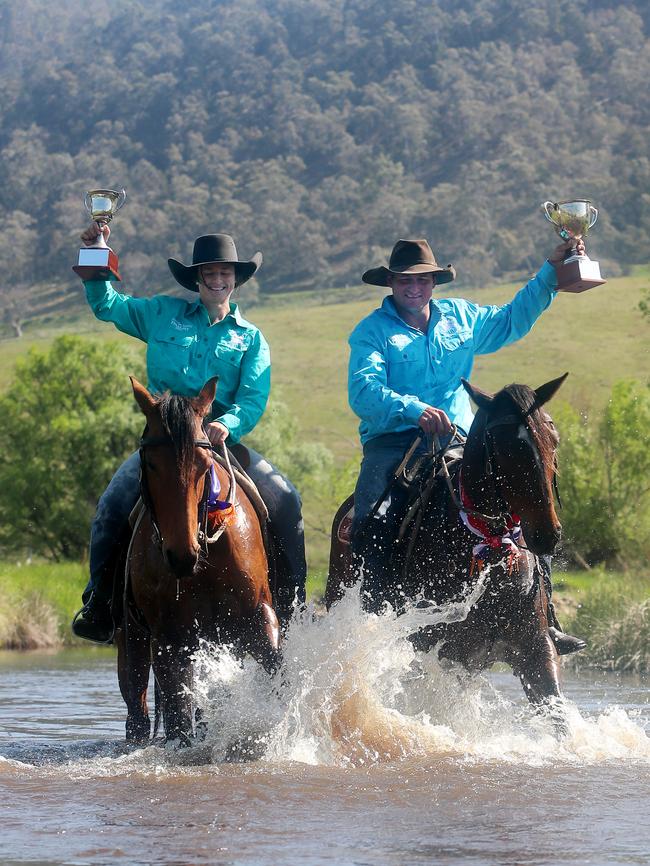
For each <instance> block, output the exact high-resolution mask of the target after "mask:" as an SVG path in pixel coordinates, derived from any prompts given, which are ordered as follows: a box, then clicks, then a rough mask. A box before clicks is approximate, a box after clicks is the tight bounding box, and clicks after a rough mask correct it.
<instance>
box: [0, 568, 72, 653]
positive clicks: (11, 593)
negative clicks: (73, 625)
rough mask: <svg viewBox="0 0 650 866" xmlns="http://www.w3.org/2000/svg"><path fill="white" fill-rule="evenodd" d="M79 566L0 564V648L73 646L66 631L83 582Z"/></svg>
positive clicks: (69, 634)
mask: <svg viewBox="0 0 650 866" xmlns="http://www.w3.org/2000/svg"><path fill="white" fill-rule="evenodd" d="M86 572H87V569H86V567H85V566H84V565H82V564H81V563H75V562H68V563H41V562H39V563H33V562H32V563H8V562H4V563H0V649H49V648H54V647H60V646H64V645H72V644H73V643H77V641H76V639H75V638H74V637H73V635H72V632H71V631H70V621H71V620H72V617H73V614H74V612H75V611H76V610H78V609H79V607H80V606H81V591H82V590H83V588H84V586H85V584H86V580H87V573H86Z"/></svg>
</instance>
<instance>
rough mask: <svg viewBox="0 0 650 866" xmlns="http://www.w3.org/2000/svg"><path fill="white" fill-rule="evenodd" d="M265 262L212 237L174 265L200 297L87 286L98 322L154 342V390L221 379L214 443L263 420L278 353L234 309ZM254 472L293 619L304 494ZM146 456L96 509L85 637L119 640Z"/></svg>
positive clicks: (282, 605) (78, 627) (80, 617)
mask: <svg viewBox="0 0 650 866" xmlns="http://www.w3.org/2000/svg"><path fill="white" fill-rule="evenodd" d="M100 231H101V232H102V233H103V235H104V239H105V240H108V237H109V235H110V229H109V227H108V226H107V225H104V226H102V227H101V228H100V226H99V225H98V224H97V223H95V222H93V223H92V224H91V225H90V227H89V228H88V229H86V231H85V232H84V233H83V234H82V235H81V239H82V241H83V242H84V244H86V246H90V245H92V244H93V243H94V242H95V241H96V239H97V237H98V236H99V234H100ZM261 263H262V254H261V253H256V254H255V255H254V256H253V258H252V259H251V260H250V261H240V260H239V257H238V255H237V249H236V247H235V242H234V240H233V239H232V237H230V235H225V234H213V235H203V236H201V237H199V238H197V239H196V240H195V242H194V252H193V256H192V264H191V265H183V264H182V263H181V262H178V261H176V260H175V259H169V260H168V264H169V269H170V270H171V272H172V275H173V277H174V279H175V280H176V281H177V282H179V283H180V284H181V285H182V286H184V287H185V288H186V289H189V290H190V291H191V292H198V295H199V297H198V300H196V301H189V300H183V299H181V298H174V297H170V296H166V295H156V296H155V297H153V298H134V297H130V296H128V295H122V294H119V293H118V292H116V291H115V290H114V289H113V287H112V285H111V283H110V282H105V281H85V282H84V287H85V290H86V297H87V299H88V303H89V304H90V307H91V309H92V311H93V313H94V314H95V316H96V317H97V318H98V319H101V320H102V321H107V322H113V324H114V325H115V327H116V328H118V330H120V331H123V332H124V333H126V334H130V335H131V336H133V337H137V338H138V339H140V340H143V341H144V342H145V343H146V344H147V376H148V381H149V385H148V387H149V390H150V391H151V392H152V393H156V394H161V393H163V392H164V391H166V390H169V391H171V392H172V393H175V394H181V395H184V396H190V397H191V396H196V395H197V394H198V393H199V391H200V390H201V388H202V387H203V385H204V384H205V382H207V381H208V379H210V378H212V377H213V376H218V379H219V381H218V385H217V394H216V399H215V402H214V404H213V406H212V412H211V415H210V418H209V422H208V423H207V424H206V433H207V435H208V437H209V439H210V441H211V442H212V443H213V445H220V444H221V443H223V442H225V443H226V445H229V446H230V445H234V444H235V443H237V442H239V440H240V439H241V437H242V436H245V435H246V434H247V433H249V432H250V431H251V430H252V429H253V428H254V427H255V425H256V424H257V422H258V421H259V420H260V418H261V416H262V413H263V412H264V409H265V407H266V403H267V400H268V396H269V390H270V383H271V362H270V356H269V347H268V344H267V342H266V340H265V339H264V337H263V336H262V334H261V332H260V331H259V330H258V329H257V328H256V327H255V326H254V325H251V324H250V323H249V322H247V321H246V320H245V319H244V318H242V316H241V315H240V313H239V310H238V308H237V305H236V304H234V303H232V302H231V295H232V294H233V292H234V290H235V289H236V288H237V287H238V286H241V285H242V284H243V283H245V282H246V281H247V280H249V279H250V278H251V277H252V276H253V274H254V273H255V272H256V271H257V269H258V268H259V266H260V265H261ZM248 452H249V454H250V465H249V466H247V472H248V474H249V475H250V477H251V478H252V479H253V481H254V482H255V484H256V485H257V487H258V489H259V491H260V494H261V496H262V498H263V500H264V502H265V504H266V506H267V509H268V512H269V519H270V524H271V532H272V535H273V538H274V541H275V547H276V571H277V598H276V612H277V614H278V617H279V618H280V621H281V622H282V620H283V619H284V620H286V619H287V618H288V616H289V615H290V614H291V610H292V607H293V603H294V599H296V598H297V599H298V601H301V602H302V601H304V599H305V577H306V564H305V543H304V528H303V520H302V514H301V502H300V497H299V496H298V493H297V491H296V489H295V488H294V487H293V485H292V484H291V482H290V481H289V480H288V479H287V478H285V477H284V476H283V475H281V474H280V472H278V470H277V469H276V468H275V467H274V466H272V465H271V463H269V462H268V461H267V460H265V459H264V458H263V457H262V456H261V455H260V454H258V453H257V452H255V451H253V450H252V449H251V448H249V449H248ZM139 474H140V458H139V454H138V452H135V453H134V454H132V455H131V456H130V457H129V458H128V459H127V460H126V461H125V462H124V463H123V464H122V465H121V466H120V468H119V469H118V470H117V472H116V474H115V476H114V477H113V479H112V481H111V482H110V484H109V485H108V487H107V488H106V491H105V492H104V494H103V495H102V497H101V498H100V500H99V503H98V505H97V513H96V515H95V519H94V521H93V525H92V532H91V539H90V580H89V582H88V585H87V587H86V589H85V590H84V593H83V595H82V601H83V607H82V609H81V610H80V611H79V613H78V614H77V616H76V617H75V619H74V620H73V623H72V630H73V631H74V633H75V634H76V635H77V636H78V637H82V638H85V639H86V640H92V641H97V642H100V643H103V642H107V641H110V640H111V637H112V633H113V621H112V617H111V610H110V607H111V598H112V591H113V586H112V582H113V574H112V570H113V569H112V563H113V553H114V548H115V544H116V541H117V540H118V539H119V538H120V537H121V536H122V533H123V531H124V529H125V527H126V524H127V521H128V517H129V514H130V513H131V510H132V509H133V507H134V505H135V503H136V502H137V499H138V496H139V494H140V481H139Z"/></svg>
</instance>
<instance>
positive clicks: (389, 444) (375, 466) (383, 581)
mask: <svg viewBox="0 0 650 866" xmlns="http://www.w3.org/2000/svg"><path fill="white" fill-rule="evenodd" d="M414 436H415V431H413V430H411V431H407V432H405V433H387V434H385V435H384V436H377V437H376V438H374V439H370V440H369V441H368V442H366V444H365V445H364V446H363V460H362V462H361V470H360V472H359V479H358V481H357V486H356V488H355V490H354V521H353V523H352V553H353V555H354V559H355V563H356V569H357V572H358V574H359V576H360V577H361V578H362V585H361V586H362V593H363V603H364V607H365V608H366V609H367V610H369V611H371V612H374V613H376V612H377V611H379V610H380V609H381V607H382V606H383V604H384V602H385V601H389V602H390V603H391V604H392V605H393V606H395V605H396V604H399V599H400V586H399V578H398V576H397V575H395V574H394V569H393V566H392V563H391V548H392V547H393V545H394V543H395V540H396V537H397V531H398V528H399V522H400V520H401V518H402V517H403V514H404V508H405V506H406V499H407V493H406V490H405V489H404V488H403V487H402V486H401V485H399V484H393V485H392V487H391V488H390V490H389V492H388V494H387V495H386V496H385V498H384V499H383V501H382V503H381V505H380V506H379V508H378V509H377V512H376V514H375V515H374V516H373V517H371V518H370V517H369V515H370V512H371V511H372V509H373V506H374V505H375V504H376V503H377V502H378V501H379V500H380V499H381V497H382V495H383V494H384V493H385V491H386V488H387V487H388V484H389V482H390V480H391V478H392V476H393V473H394V472H395V469H396V468H397V467H398V466H399V464H400V462H401V460H402V458H403V457H404V454H405V452H406V450H407V449H408V448H409V446H410V445H411V443H412V442H413V439H414ZM425 450H426V445H425V444H424V443H421V444H420V445H419V446H418V448H417V449H416V452H415V453H416V454H418V453H423V452H424V451H425Z"/></svg>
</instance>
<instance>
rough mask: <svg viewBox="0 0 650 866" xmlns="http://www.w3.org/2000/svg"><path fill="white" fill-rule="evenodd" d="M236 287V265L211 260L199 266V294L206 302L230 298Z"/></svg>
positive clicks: (210, 302) (210, 303)
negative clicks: (207, 263)
mask: <svg viewBox="0 0 650 866" xmlns="http://www.w3.org/2000/svg"><path fill="white" fill-rule="evenodd" d="M234 288H235V266H234V265H227V264H225V263H223V262H211V263H210V264H209V265H202V266H201V267H200V268H199V295H200V296H201V300H202V301H203V303H204V304H207V305H212V304H214V303H215V301H225V300H228V298H229V297H230V295H231V294H232V292H233V289H234Z"/></svg>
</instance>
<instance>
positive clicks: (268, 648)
mask: <svg viewBox="0 0 650 866" xmlns="http://www.w3.org/2000/svg"><path fill="white" fill-rule="evenodd" d="M243 645H244V647H245V649H246V650H248V652H249V653H250V654H251V655H252V656H253V658H254V659H255V660H256V661H258V662H259V663H260V664H261V665H262V667H263V668H264V670H265V671H266V672H267V673H269V674H275V673H276V672H277V670H278V668H279V666H280V661H281V657H280V624H279V622H278V617H277V615H276V613H275V611H274V610H273V608H272V607H271V605H270V604H267V603H266V602H264V601H262V602H260V603H259V604H258V606H257V608H256V610H255V613H254V615H253V618H252V620H251V621H250V624H249V625H248V627H247V628H246V630H245V632H244V636H243Z"/></svg>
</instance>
